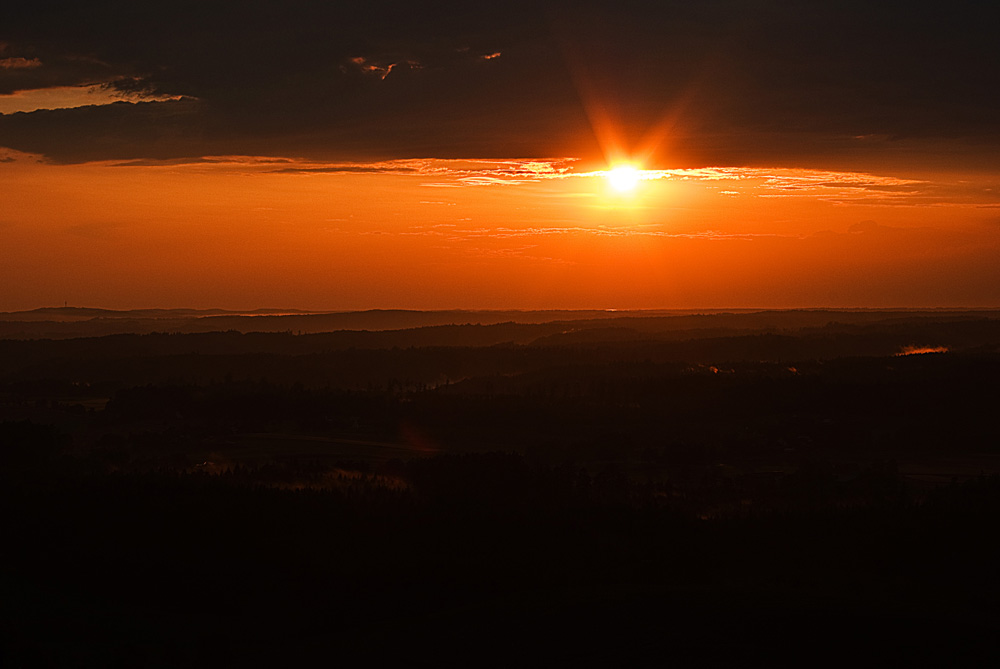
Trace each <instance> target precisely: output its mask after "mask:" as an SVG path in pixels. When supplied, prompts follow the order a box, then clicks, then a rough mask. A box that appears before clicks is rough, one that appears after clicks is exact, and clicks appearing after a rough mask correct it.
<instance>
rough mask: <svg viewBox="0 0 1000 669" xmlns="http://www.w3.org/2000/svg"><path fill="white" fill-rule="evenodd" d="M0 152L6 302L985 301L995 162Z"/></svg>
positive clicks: (994, 234) (992, 268)
mask: <svg viewBox="0 0 1000 669" xmlns="http://www.w3.org/2000/svg"><path fill="white" fill-rule="evenodd" d="M5 155H6V156H7V157H8V160H7V161H5V162H2V163H0V183H2V190H3V202H4V205H3V209H2V211H0V285H3V286H4V289H3V291H2V293H0V310H4V311H11V310H20V309H30V308H35V307H39V306H53V305H62V304H64V303H68V304H70V305H76V306H99V307H108V308H140V307H181V306H183V307H222V308H232V309H251V308H258V307H287V308H304V309H317V310H320V309H323V310H326V309H367V308H420V309H435V308H620V309H624V308H706V309H707V308H724V307H774V308H780V307H817V306H829V307H865V306H870V307H902V306H968V307H981V306H998V305H1000V263H997V262H996V259H997V258H1000V189H998V188H997V180H996V179H995V177H994V175H991V174H955V173H953V172H952V173H934V174H928V173H909V172H904V171H899V170H896V171H894V172H892V173H875V174H872V173H857V172H823V171H815V170H812V171H810V170H795V169H788V168H784V169H766V168H754V169H749V168H708V169H700V170H693V169H692V170H665V171H649V172H646V173H644V176H645V177H646V178H644V179H643V180H642V181H640V183H639V185H638V187H637V188H636V190H635V191H634V192H632V193H625V194H622V193H618V192H616V191H614V190H613V189H611V188H610V186H609V184H608V181H607V179H606V177H605V175H604V174H603V172H601V171H600V170H603V169H604V168H605V167H606V166H595V165H589V166H587V165H583V164H581V163H580V162H579V161H574V160H571V159H562V160H551V161H516V160H508V161H445V160H427V161H415V160H398V161H388V162H380V163H368V164H358V163H352V164H331V163H309V162H304V161H295V160H290V159H288V160H283V159H275V158H266V159H254V158H246V157H238V158H212V159H209V160H207V161H199V162H183V161H178V162H164V163H156V162H155V161H136V162H134V163H113V162H91V163H82V164H71V165H55V164H49V163H44V162H38V161H37V160H36V158H35V157H33V156H30V155H27V154H20V153H15V152H10V151H8V152H6V154H5ZM595 168H600V169H595Z"/></svg>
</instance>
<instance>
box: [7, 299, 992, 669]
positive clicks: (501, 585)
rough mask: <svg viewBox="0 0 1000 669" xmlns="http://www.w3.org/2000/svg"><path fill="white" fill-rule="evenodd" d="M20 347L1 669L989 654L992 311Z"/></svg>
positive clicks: (192, 330) (17, 323) (89, 329)
mask: <svg viewBox="0 0 1000 669" xmlns="http://www.w3.org/2000/svg"><path fill="white" fill-rule="evenodd" d="M56 312H58V313H56ZM283 313H285V312H283ZM38 315H39V314H37V312H36V313H35V314H33V315H29V316H24V315H18V314H6V315H4V319H3V322H2V323H0V327H2V328H4V332H10V333H13V332H19V333H21V336H20V337H19V338H15V337H12V336H9V337H8V338H6V339H3V340H0V449H2V450H0V458H2V460H3V467H2V470H0V471H2V477H3V482H2V486H0V490H2V492H0V495H2V496H3V503H2V505H0V508H2V509H3V510H4V519H3V523H4V527H5V536H6V539H5V544H6V546H5V548H4V549H3V551H2V553H0V560H2V574H3V580H2V583H0V587H2V590H3V593H2V597H0V600H2V601H3V605H2V616H3V625H2V628H3V648H4V653H5V655H4V660H5V663H8V664H9V665H10V666H45V665H49V666H67V665H79V664H89V665H103V666H108V665H120V666H178V665H184V666H192V665H199V666H218V665H220V664H228V663H234V662H235V663H240V664H259V665H262V666H263V665H269V666H273V665H274V664H276V663H289V662H296V663H302V662H313V661H330V660H331V658H336V659H337V661H348V662H352V663H360V662H364V663H377V662H380V661H384V660H396V661H404V662H405V661H407V660H412V659H413V658H418V657H429V656H433V657H436V658H439V660H440V661H442V662H448V663H463V664H472V665H477V666H480V665H489V666H510V665H511V664H513V663H522V662H527V663H529V664H567V663H570V662H573V663H584V664H592V663H604V664H608V663H611V664H629V665H635V664H641V665H646V664H656V665H662V664H664V663H670V662H679V663H681V664H684V665H692V664H694V665H712V664H728V663H732V662H734V661H740V662H745V661H748V660H751V661H752V660H753V659H754V658H757V659H762V658H768V659H769V660H770V661H776V660H778V659H780V658H783V657H784V658H786V659H788V660H789V661H795V660H796V659H797V658H798V659H801V658H807V657H808V658H815V657H816V655H815V653H816V648H817V646H821V647H823V648H824V651H823V657H824V659H827V660H830V661H848V660H851V659H852V658H854V659H857V658H858V657H863V658H864V659H865V661H869V660H871V661H906V662H917V661H933V662H938V661H947V662H950V663H953V662H959V663H961V661H962V659H963V658H965V659H971V658H982V657H984V654H993V655H994V656H995V655H996V651H997V649H996V647H995V632H996V629H997V625H998V619H997V617H996V612H995V602H996V600H997V597H998V596H1000V581H998V579H997V576H996V572H995V565H996V563H997V560H998V558H1000V551H998V549H997V547H996V542H995V541H994V537H993V536H992V535H993V533H994V525H995V518H996V514H997V513H998V511H1000V425H998V422H997V420H996V414H995V407H996V406H997V405H998V402H1000V385H998V384H997V381H996V379H997V375H998V372H1000V312H998V311H995V310H994V311H990V310H980V311H960V310H951V311H943V310H942V311H849V310H842V311H837V310H831V311H766V312H753V311H745V312H727V313H704V314H696V313H675V314H670V313H666V312H654V313H651V314H650V313H644V312H624V313H618V312H556V313H554V314H552V319H551V320H547V319H546V318H545V317H544V312H528V313H526V314H524V315H523V318H522V317H521V316H522V314H521V313H520V312H502V313H491V312H460V313H457V314H456V312H427V313H423V312H400V313H394V312H378V313H373V312H362V313H359V314H350V313H344V314H337V315H329V314H316V315H311V314H307V313H302V314H295V315H292V316H286V315H281V316H278V315H263V316H262V315H253V316H246V315H219V314H200V313H183V314H181V313H162V314H160V313H157V314H132V313H128V314H120V315H117V316H114V319H118V318H121V319H125V321H124V322H127V323H137V324H140V325H138V326H137V330H138V332H141V333H142V334H139V333H132V334H123V333H120V334H105V333H106V332H109V331H110V332H116V331H117V330H116V328H117V327H118V325H117V324H116V323H111V324H109V323H108V320H109V318H108V314H90V315H88V314H84V313H80V312H76V313H72V312H68V311H66V310H53V312H52V313H48V314H45V316H46V318H45V319H36V318H35V316H38ZM67 315H71V316H73V317H74V319H72V320H71V319H67V318H65V317H66V316H67ZM50 316H51V317H52V318H50ZM55 316H62V317H63V319H62V320H60V319H59V318H56V317H55ZM84 316H88V317H87V318H84ZM218 318H224V319H226V320H224V321H222V322H223V323H225V325H226V327H231V328H232V329H228V331H214V332H210V331H204V330H205V329H206V324H205V322H204V321H208V323H215V322H218V321H216V320H215V319H218ZM285 318H293V319H295V320H293V321H282V320H281V319H285ZM157 319H160V320H157ZM261 319H265V320H261ZM330 319H339V322H340V323H343V324H344V326H345V327H344V329H340V330H337V331H325V332H324V331H320V330H321V329H322V328H323V327H324V326H326V325H328V324H329V323H330V322H331V320H330ZM375 319H378V320H379V322H380V323H381V325H380V326H379V329H370V327H369V328H365V327H363V326H364V325H365V324H370V323H372V321H373V320H375ZM449 320H450V321H451V322H448V321H449ZM415 321H416V322H423V323H426V325H423V326H420V327H409V326H410V325H412V323H414V322H415ZM66 323H72V325H73V326H74V327H77V328H80V330H79V332H86V333H89V336H73V334H72V333H70V332H69V331H68V330H67V331H64V332H63V334H61V335H51V333H49V335H46V338H40V337H39V335H36V336H31V334H30V333H32V332H35V333H41V332H42V331H43V330H38V329H33V328H43V329H47V328H57V327H62V326H64V325H65V324H66ZM157 323H158V324H159V326H160V328H156V327H154V325H155V324H157ZM258 323H263V324H264V325H265V326H266V327H265V329H267V330H271V331H254V330H253V328H254V327H255V326H256V325H257V324H258ZM283 323H287V324H289V325H290V327H285V328H283V329H279V328H280V327H281V325H282V324H283ZM396 326H398V327H396ZM18 328H21V329H20V330H18ZM105 328H107V329H105ZM349 328H353V329H349ZM54 331H55V330H53V332H54ZM299 332H302V334H299ZM36 337H38V338H36Z"/></svg>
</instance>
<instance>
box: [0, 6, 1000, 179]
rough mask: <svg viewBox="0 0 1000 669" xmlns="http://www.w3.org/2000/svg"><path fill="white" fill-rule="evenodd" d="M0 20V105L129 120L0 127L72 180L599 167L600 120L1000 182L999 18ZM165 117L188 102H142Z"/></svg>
mask: <svg viewBox="0 0 1000 669" xmlns="http://www.w3.org/2000/svg"><path fill="white" fill-rule="evenodd" d="M5 14H6V16H5V17H4V20H3V21H2V22H0V59H5V58H6V59H21V60H10V61H9V63H11V67H4V68H2V69H0V94H5V93H11V92H13V91H15V90H24V89H32V88H42V87H50V86H57V85H79V84H93V83H104V84H105V85H107V86H110V87H112V88H115V89H117V90H119V91H121V92H122V93H123V95H128V96H130V97H129V99H130V100H132V102H122V103H119V104H112V105H105V106H99V107H88V108H80V109H70V110H50V111H36V112H31V113H18V114H11V115H6V116H0V146H6V147H9V148H13V149H17V150H21V151H27V152H32V153H41V154H44V155H45V156H47V157H48V158H49V159H51V160H55V161H67V162H73V161H85V160H94V159H139V158H161V159H169V158H177V157H182V156H201V155H225V154H245V155H283V156H304V157H310V158H320V159H352V160H362V159H365V160H367V159H378V158H404V157H484V158H485V157H498V158H499V157H532V156H534V157H540V156H556V155H578V156H585V157H596V156H597V155H599V149H598V144H597V142H596V140H595V139H594V137H593V132H592V130H591V121H592V120H594V119H595V118H606V119H609V120H611V121H612V122H613V123H614V124H616V125H618V126H619V127H621V128H624V129H626V130H623V131H622V134H623V136H624V139H625V140H626V141H627V142H632V143H635V142H638V141H639V140H640V138H641V137H642V135H643V134H645V133H646V131H647V130H649V129H650V128H652V127H654V126H656V125H657V123H659V122H661V121H663V120H664V119H668V120H669V123H668V125H667V126H665V127H666V128H667V130H668V132H666V133H665V136H666V137H668V138H669V141H667V142H665V143H664V144H663V146H662V147H661V154H660V155H659V156H658V158H659V159H661V160H672V161H674V163H675V164H677V163H688V164H691V165H694V164H699V163H700V164H734V165H738V164H764V163H768V164H782V163H783V164H796V165H803V166H806V165H810V164H818V163H820V162H823V161H827V164H829V163H830V161H832V162H833V163H837V162H838V161H839V162H840V163H842V164H848V163H850V162H851V161H860V164H862V165H863V164H865V163H866V162H867V164H868V165H870V164H873V163H874V162H877V161H879V160H882V161H892V160H895V159H897V158H898V160H900V161H905V160H911V159H914V157H916V158H921V157H922V158H923V159H925V160H927V161H928V162H929V163H939V162H950V163H960V164H977V165H980V166H990V165H993V164H995V159H994V158H992V156H993V155H995V153H996V150H997V148H998V147H1000V113H998V112H1000V55H998V54H1000V49H997V48H996V45H995V28H996V26H997V25H998V22H997V19H998V18H1000V11H998V9H997V8H996V5H994V4H993V3H968V4H964V3H956V2H952V3H948V4H943V5H921V4H914V3H901V2H880V3H871V2H838V3H802V2H780V1H775V2H732V1H719V2H699V3H692V2H664V3H659V5H657V6H656V7H655V8H650V7H649V3H637V2H622V1H619V2H613V3H611V2H607V3H605V2H590V3H558V2H530V3H527V2H504V3H496V4H494V5H483V4H481V3H468V2H462V3H459V2H436V3H411V2H406V3H404V2H382V3H358V4H355V5H348V4H346V3H331V2H310V1H305V0H300V1H298V2H295V1H292V2H289V1H288V0H283V1H281V2H259V1H258V2H243V3H206V2H160V3H136V2H123V1H118V2H115V1H104V2H90V3H79V2H33V3H21V4H20V5H19V6H18V7H17V8H16V9H13V10H7V11H6V12H5ZM36 61H37V62H38V63H40V64H39V65H34V63H36ZM25 63H31V64H32V66H30V67H28V66H25V65H24V64H25ZM15 64H16V65H18V66H17V67H15V66H14V65H15ZM150 95H160V96H163V95H169V96H182V97H181V99H179V100H174V101H169V102H136V100H141V98H142V97H143V96H150Z"/></svg>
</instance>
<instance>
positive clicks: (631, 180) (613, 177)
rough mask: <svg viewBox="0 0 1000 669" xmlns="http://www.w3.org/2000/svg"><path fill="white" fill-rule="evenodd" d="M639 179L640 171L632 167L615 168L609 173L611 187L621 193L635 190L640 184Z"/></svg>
mask: <svg viewBox="0 0 1000 669" xmlns="http://www.w3.org/2000/svg"><path fill="white" fill-rule="evenodd" d="M639 177H640V174H639V170H637V169H636V168H634V167H632V166H631V165H622V166H620V167H615V168H614V169H612V170H611V171H610V172H608V181H609V182H610V183H611V187H612V188H614V189H615V190H616V191H618V192H620V193H627V192H628V191H631V190H635V187H636V185H637V184H638V183H639Z"/></svg>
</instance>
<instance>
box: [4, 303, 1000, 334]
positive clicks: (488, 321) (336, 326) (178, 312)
mask: <svg viewBox="0 0 1000 669" xmlns="http://www.w3.org/2000/svg"><path fill="white" fill-rule="evenodd" d="M998 318H1000V309H992V310H991V309H981V310H961V309H914V310H902V309H900V310H897V309H885V310H882V309H857V310H848V309H843V310H837V309H789V310H751V309H743V310H737V309H734V310H725V311H723V310H718V311H711V310H703V311H695V310H672V311H671V310H649V311H641V310H636V311H601V310H579V311H572V310H548V311H542V310H536V311H510V310H508V311H485V310H484V311H473V310H451V311H417V310H404V309H375V310H369V311H341V312H310V311H303V310H292V309H258V310H255V311H243V312H237V311H227V310H224V309H134V310H122V311H118V310H112V309H96V308H85V307H47V308H42V309H34V310H31V311H22V312H8V313H0V339H71V338H78V337H99V336H104V335H110V334H149V333H153V332H162V333H176V334H195V333H208V332H228V331H235V332H242V333H251V332H263V333H267V332H272V333H274V332H288V333H293V334H317V333H324V332H347V331H357V332H360V331H369V332H384V331H402V330H417V329H422V328H440V327H443V326H493V325H501V324H509V325H522V326H527V325H543V324H545V325H550V326H554V327H552V328H550V329H549V330H548V331H546V332H539V333H538V334H537V336H556V337H565V336H570V337H571V338H573V339H577V340H579V339H580V338H581V337H582V338H583V339H594V338H596V339H604V338H607V337H611V338H632V337H638V338H644V337H645V336H646V335H648V334H650V333H658V332H660V333H662V332H679V331H684V330H691V331H694V330H701V331H718V330H720V329H736V330H767V331H783V330H797V329H801V328H821V327H825V326H827V325H828V324H832V323H836V324H841V325H865V324H871V323H875V322H906V321H910V320H926V319H932V320H934V321H938V322H944V321H963V320H970V319H976V320H981V319H986V320H994V319H998ZM598 329H603V330H605V332H604V333H603V334H599V333H598V332H593V333H592V334H589V335H583V334H575V335H574V334H572V333H574V332H576V333H579V332H580V331H584V330H586V331H591V330H598ZM611 330H615V331H616V333H614V334H613V333H612V332H611ZM626 330H628V331H631V333H629V332H626ZM633 333H634V334H633ZM426 334H428V335H429V334H430V333H426ZM416 338H417V339H419V340H423V339H424V336H423V335H420V336H417V337H416ZM432 338H433V337H432ZM515 339H516V338H515Z"/></svg>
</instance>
